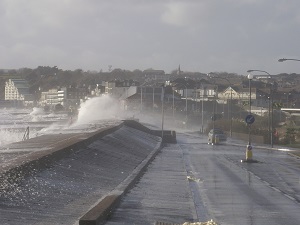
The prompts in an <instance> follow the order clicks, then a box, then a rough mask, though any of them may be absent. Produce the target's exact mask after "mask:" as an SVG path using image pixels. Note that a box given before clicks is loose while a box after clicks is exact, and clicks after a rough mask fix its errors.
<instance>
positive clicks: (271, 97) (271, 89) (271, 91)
mask: <svg viewBox="0 0 300 225" xmlns="http://www.w3.org/2000/svg"><path fill="white" fill-rule="evenodd" d="M281 60H282V61H284V60H286V59H281ZM278 61H279V60H278ZM299 61H300V60H299ZM280 62H281V61H280ZM247 72H248V73H251V72H262V73H266V74H268V78H269V79H272V75H271V74H269V73H268V72H267V71H264V70H248V71H247ZM271 85H272V87H271V88H270V99H271V130H269V134H270V142H271V147H272V148H273V130H274V127H273V111H274V108H273V85H274V84H273V82H272V83H271ZM269 120H270V107H269Z"/></svg>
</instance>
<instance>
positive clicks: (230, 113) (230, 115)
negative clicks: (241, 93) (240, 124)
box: [207, 72, 232, 137]
mask: <svg viewBox="0 0 300 225" xmlns="http://www.w3.org/2000/svg"><path fill="white" fill-rule="evenodd" d="M207 75H208V76H209V77H211V78H218V79H222V80H226V81H227V82H228V84H229V85H230V105H229V108H230V110H228V111H229V113H228V116H229V117H230V137H232V87H231V86H232V84H231V82H230V81H229V80H228V79H227V78H225V77H218V76H212V75H213V73H212V72H210V73H208V74H207ZM227 102H228V100H227ZM227 104H228V103H227Z"/></svg>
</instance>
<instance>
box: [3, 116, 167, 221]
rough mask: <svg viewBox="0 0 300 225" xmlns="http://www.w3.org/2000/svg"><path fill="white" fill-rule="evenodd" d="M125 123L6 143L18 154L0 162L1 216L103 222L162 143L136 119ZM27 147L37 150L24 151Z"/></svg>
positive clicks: (32, 219) (23, 218)
mask: <svg viewBox="0 0 300 225" xmlns="http://www.w3.org/2000/svg"><path fill="white" fill-rule="evenodd" d="M125 124H126V123H125V122H122V123H120V124H119V125H117V126H114V127H110V128H107V129H103V130H99V131H97V132H94V133H80V134H78V133H77V134H73V135H70V134H68V135H66V134H58V135H50V136H48V137H47V136H45V137H37V138H36V139H29V140H28V141H26V142H23V143H18V144H14V145H11V146H10V149H9V150H7V152H8V151H10V150H12V151H17V150H16V149H21V150H22V152H23V153H22V154H23V155H20V156H18V157H16V158H14V159H10V160H7V161H5V163H1V169H0V173H1V175H0V176H1V180H0V218H1V220H3V221H4V223H5V224H14V225H18V224H20V225H21V224H22V225H23V224H36V223H42V224H43V225H48V224H49V225H50V224H51V225H52V224H58V223H59V224H78V223H79V221H81V222H80V224H99V223H100V222H101V221H103V220H104V219H105V217H106V216H108V215H109V213H110V211H111V210H112V209H113V208H114V207H115V206H116V205H117V204H118V201H119V199H120V197H122V196H123V195H124V193H126V192H127V191H128V190H129V189H130V188H131V186H132V185H134V184H135V182H136V180H137V179H139V177H140V176H141V174H142V173H143V171H144V170H145V169H146V168H147V165H148V164H149V163H150V162H151V160H152V159H153V158H154V157H155V155H156V154H157V152H159V150H160V148H161V144H162V140H161V138H159V137H157V136H155V135H153V134H152V133H151V130H148V129H146V128H145V127H144V128H143V126H141V125H140V124H136V125H134V126H127V125H125ZM133 127H136V128H138V129H135V128H133ZM39 144H40V145H39ZM26 146H27V148H28V149H29V150H30V149H31V148H35V149H39V148H40V149H41V150H40V151H37V150H35V151H29V153H28V154H25V153H24V148H26ZM0 154H2V153H1V151H0ZM6 154H7V153H6ZM3 157H4V156H3ZM4 158H5V157H4ZM53 196H55V198H53ZM14 206H15V207H17V208H16V209H14ZM99 208H100V209H102V210H99ZM12 212H13V213H12ZM91 215H93V216H94V219H92V220H91ZM21 218H22V219H21ZM99 218H100V219H99ZM88 221H90V222H91V221H92V223H85V222H88Z"/></svg>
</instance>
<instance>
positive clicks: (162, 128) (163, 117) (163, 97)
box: [161, 85, 165, 141]
mask: <svg viewBox="0 0 300 225" xmlns="http://www.w3.org/2000/svg"><path fill="white" fill-rule="evenodd" d="M161 88H162V90H161V92H162V97H161V138H162V141H164V119H165V110H164V101H165V85H163V86H162V87H161Z"/></svg>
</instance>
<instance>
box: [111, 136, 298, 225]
mask: <svg viewBox="0 0 300 225" xmlns="http://www.w3.org/2000/svg"><path fill="white" fill-rule="evenodd" d="M177 141H178V144H171V145H168V146H167V147H165V148H164V149H163V150H162V151H161V152H160V154H159V155H158V156H157V157H156V158H155V160H154V161H153V162H152V164H151V165H150V166H149V168H148V170H147V173H146V174H145V175H144V176H143V177H142V178H141V180H140V181H139V183H138V184H137V185H136V186H135V187H134V188H133V189H132V190H131V191H130V192H129V193H128V194H127V195H126V196H125V197H124V198H123V200H122V202H121V204H120V206H119V207H118V208H117V209H116V211H115V213H114V214H113V215H112V216H111V218H110V220H109V221H108V222H107V223H106V224H107V225H115V224H154V223H155V222H157V224H159V223H158V222H163V223H165V224H182V223H183V222H185V221H186V222H196V221H202V222H205V221H208V220H211V219H212V220H214V221H216V222H217V223H218V224H222V225H225V224H226V225H235V224H236V225H241V224H243V225H262V224H263V225H271V224H272V225H274V224H281V225H282V224H285V225H296V224H300V213H299V212H300V194H299V193H300V161H299V159H297V158H295V157H293V156H290V155H289V154H287V152H284V151H279V150H269V149H266V148H259V147H258V146H254V148H253V158H254V159H256V160H258V161H259V163H241V159H244V158H245V146H246V144H245V145H235V144H232V142H231V143H230V141H229V143H228V144H226V145H214V146H211V145H208V144H207V138H206V137H204V136H202V137H199V135H198V134H192V133H191V134H180V133H177ZM187 178H189V179H187Z"/></svg>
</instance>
